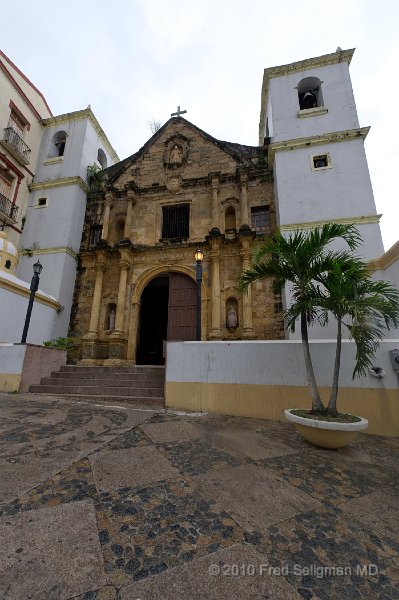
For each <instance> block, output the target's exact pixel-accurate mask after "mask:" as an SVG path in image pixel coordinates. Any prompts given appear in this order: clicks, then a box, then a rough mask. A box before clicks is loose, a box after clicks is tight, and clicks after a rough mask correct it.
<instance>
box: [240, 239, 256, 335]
mask: <svg viewBox="0 0 399 600" xmlns="http://www.w3.org/2000/svg"><path fill="white" fill-rule="evenodd" d="M240 256H241V259H242V270H243V271H246V270H247V269H249V267H250V262H251V248H250V243H249V239H248V237H242V238H241V251H240ZM242 321H243V327H242V337H243V338H244V339H246V340H250V339H254V338H255V337H256V336H255V332H254V329H253V324H252V290H251V285H249V286H248V288H247V291H246V292H244V294H243V297H242Z"/></svg>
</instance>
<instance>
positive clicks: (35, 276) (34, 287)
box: [21, 260, 43, 344]
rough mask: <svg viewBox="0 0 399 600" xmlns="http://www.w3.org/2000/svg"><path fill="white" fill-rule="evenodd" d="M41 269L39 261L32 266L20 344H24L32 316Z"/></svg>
mask: <svg viewBox="0 0 399 600" xmlns="http://www.w3.org/2000/svg"><path fill="white" fill-rule="evenodd" d="M42 269H43V265H42V264H40V261H39V260H38V261H37V262H36V263H35V264H34V265H33V277H32V281H31V282H30V297H29V304H28V310H27V311H26V317H25V325H24V330H23V332H22V339H21V344H26V336H27V335H28V329H29V323H30V316H31V314H32V308H33V301H34V299H35V294H36V292H37V290H38V289H39V278H40V277H39V276H40V273H41V272H42Z"/></svg>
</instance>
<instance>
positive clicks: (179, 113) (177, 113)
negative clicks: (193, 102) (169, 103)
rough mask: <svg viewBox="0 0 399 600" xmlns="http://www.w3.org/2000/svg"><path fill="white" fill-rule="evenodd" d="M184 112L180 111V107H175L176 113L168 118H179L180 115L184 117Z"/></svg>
mask: <svg viewBox="0 0 399 600" xmlns="http://www.w3.org/2000/svg"><path fill="white" fill-rule="evenodd" d="M186 112H187V111H186V110H180V106H178V107H177V112H175V113H172V114H171V115H170V116H171V117H180V115H184V113H186Z"/></svg>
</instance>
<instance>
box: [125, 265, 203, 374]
mask: <svg viewBox="0 0 399 600" xmlns="http://www.w3.org/2000/svg"><path fill="white" fill-rule="evenodd" d="M196 316H197V310H196V284H195V281H194V280H193V279H191V277H188V276H187V275H184V274H182V273H168V274H165V275H160V276H158V277H155V278H154V279H152V280H151V281H150V282H149V283H148V284H147V285H146V287H145V288H144V290H143V293H142V294H141V299H140V317H139V326H138V332H137V361H136V362H137V364H139V365H162V364H164V362H165V356H164V342H165V341H166V340H195V323H196Z"/></svg>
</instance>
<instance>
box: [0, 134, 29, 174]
mask: <svg viewBox="0 0 399 600" xmlns="http://www.w3.org/2000/svg"><path fill="white" fill-rule="evenodd" d="M0 142H1V144H2V145H3V146H4V148H7V150H8V151H9V153H10V154H12V156H13V157H14V158H15V159H16V160H17V161H18V162H19V163H20V164H22V165H28V164H29V162H30V152H31V150H30V148H29V146H27V145H26V144H25V142H24V140H23V139H22V138H21V137H20V136H19V135H18V133H17V132H16V131H15V130H14V129H13V128H12V127H6V128H5V129H4V132H3V137H2V138H1V140H0Z"/></svg>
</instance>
